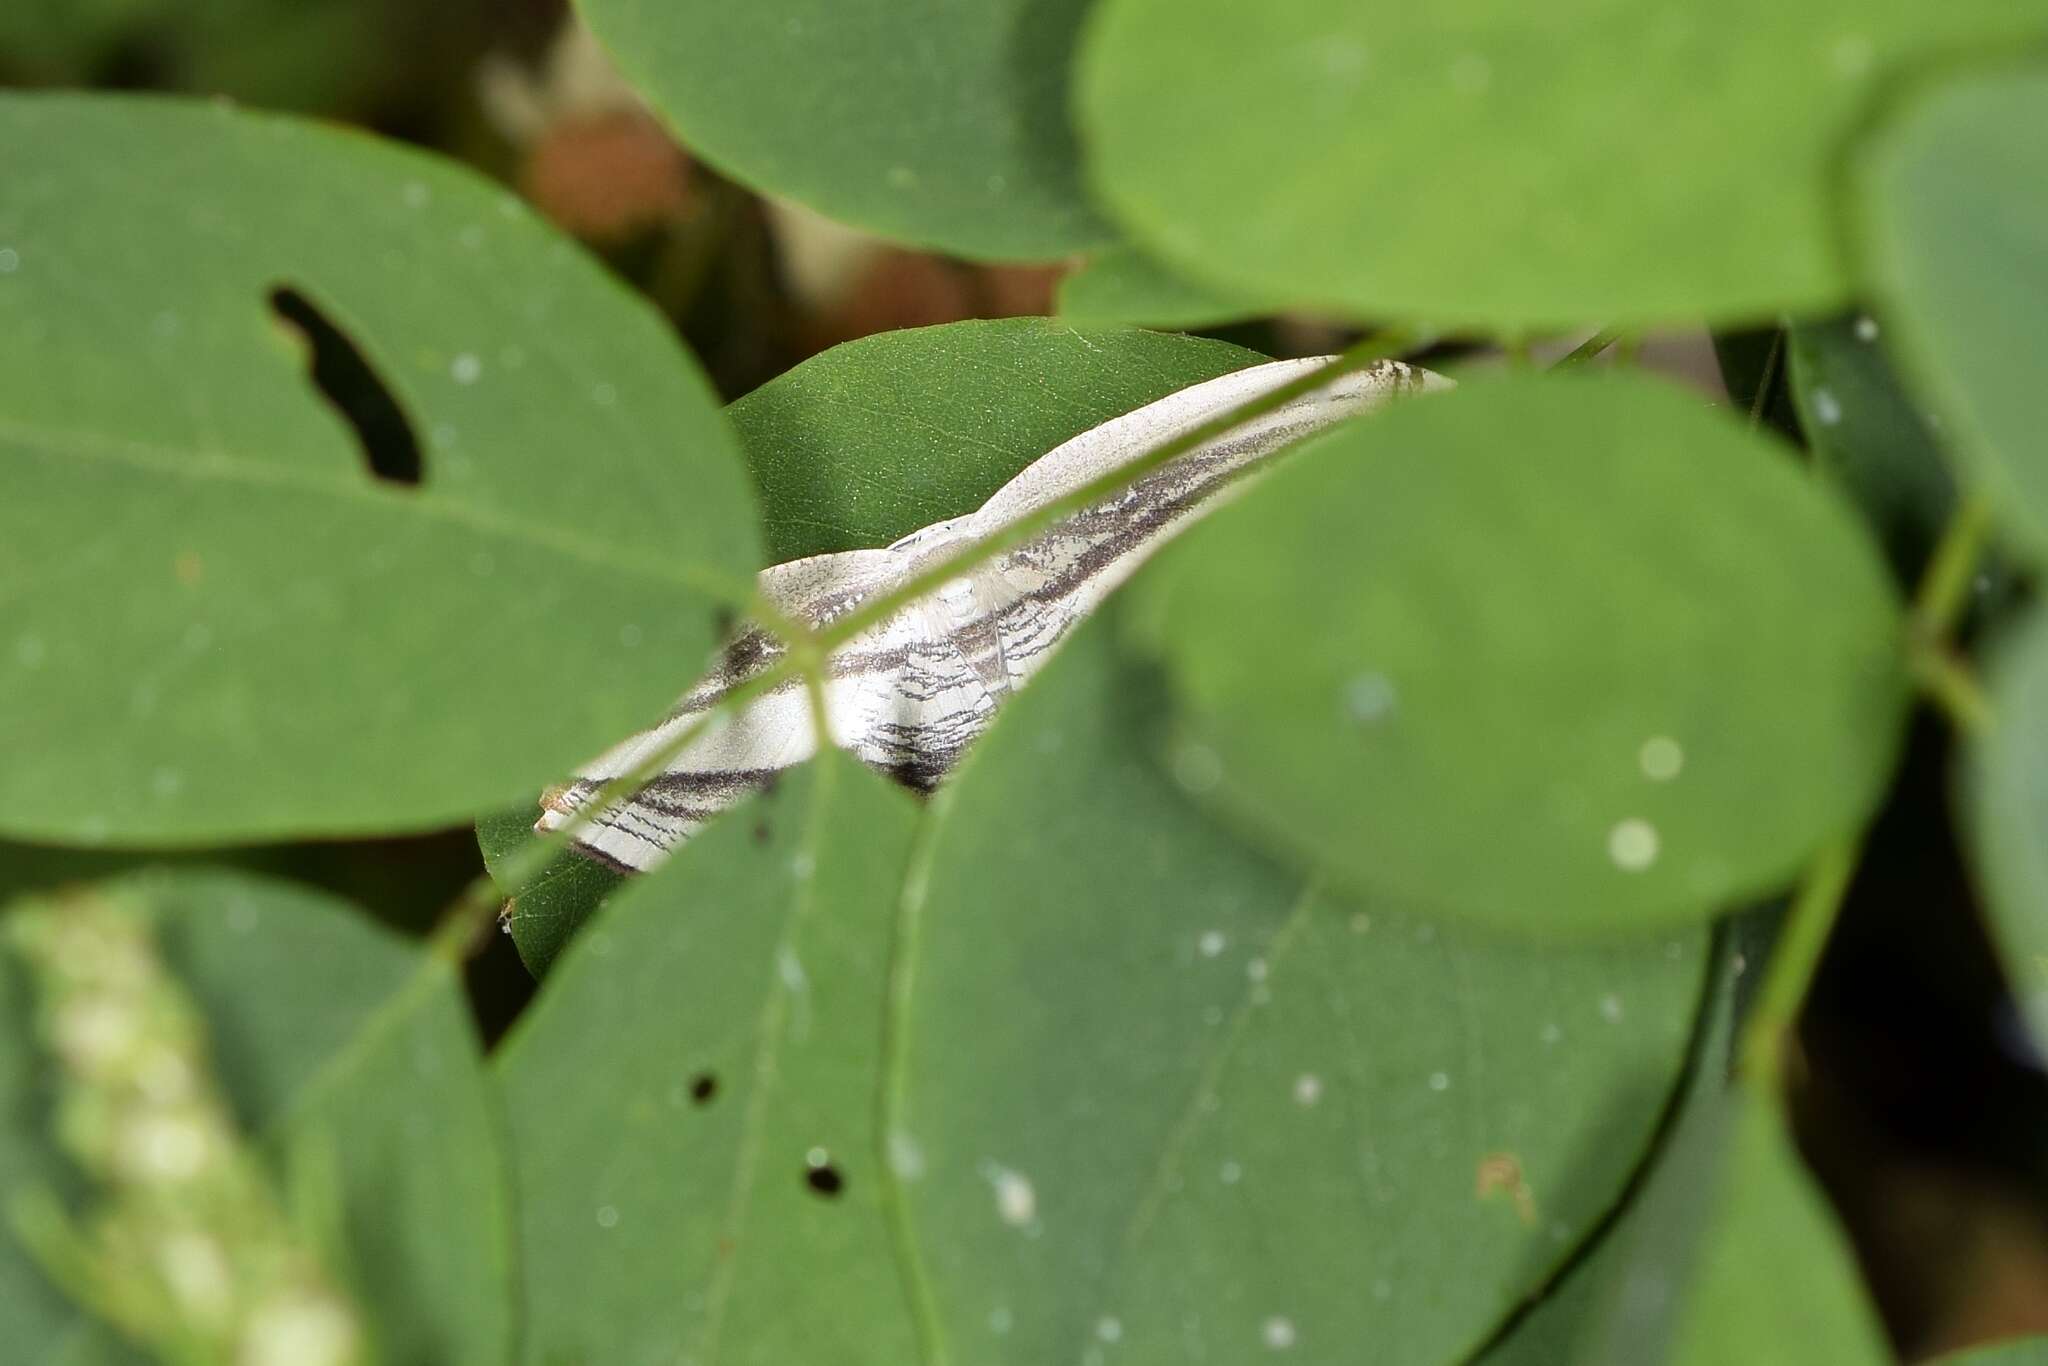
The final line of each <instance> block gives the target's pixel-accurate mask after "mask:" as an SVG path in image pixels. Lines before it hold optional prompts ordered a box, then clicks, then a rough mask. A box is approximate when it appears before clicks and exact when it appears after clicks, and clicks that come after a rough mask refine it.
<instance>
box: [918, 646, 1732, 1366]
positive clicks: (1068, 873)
mask: <svg viewBox="0 0 2048 1366" xmlns="http://www.w3.org/2000/svg"><path fill="white" fill-rule="evenodd" d="M1108 625H1109V623H1108V622H1099V623H1096V624H1095V625H1094V626H1091V627H1089V628H1087V629H1086V630H1084V631H1083V633H1082V634H1081V635H1079V636H1078V637H1077V638H1076V639H1075V640H1073V641H1072V642H1071V643H1070V644H1068V645H1067V646H1066V647H1065V648H1064V652H1063V653H1062V655H1061V656H1060V658H1059V659H1058V660H1057V661H1056V662H1055V663H1053V664H1052V665H1051V666H1050V667H1049V668H1048V669H1047V671H1046V673H1045V675H1044V676H1043V677H1041V678H1040V679H1038V680H1037V681H1036V682H1034V684H1033V685H1032V687H1031V688H1030V689H1029V690H1028V691H1026V692H1025V693H1024V694H1023V695H1022V696H1020V697H1019V698H1017V699H1016V700H1015V702H1014V703H1012V705H1011V710H1010V711H1008V712H1006V713H1005V714H1004V716H1003V717H1002V718H1000V719H999V720H998V721H997V723H996V725H995V728H994V730H993V731H992V732H991V733H990V734H989V735H988V736H987V737H986V738H985V739H984V741H983V743H982V747H981V748H980V749H978V750H977V751H976V752H975V754H974V755H973V756H972V757H971V758H970V759H969V760H968V761H967V766H966V768H965V769H964V770H963V771H962V773H961V774H960V775H959V778H958V780H957V782H956V784H955V785H954V786H953V787H952V788H950V789H948V790H947V791H946V792H944V793H942V794H941V796H940V797H939V798H938V807H937V811H936V813H935V815H936V820H937V827H936V829H935V831H934V832H933V833H932V835H931V837H930V842H929V846H928V849H929V853H928V857H927V859H926V861H925V864H924V866H923V868H922V869H921V870H920V872H919V873H918V874H917V875H916V876H915V877H914V878H913V881H912V883H911V889H910V893H909V896H908V899H907V901H906V916H907V918H906V922H905V926H904V929H903V931H902V935H901V939H900V942H901V944H902V945H903V947H902V948H901V949H900V950H899V956H900V959H901V964H902V965H901V967H900V968H899V973H900V974H901V976H902V978H903V980H904V981H905V982H906V983H907V986H908V992H907V1000H906V1002H905V1005H904V1007H903V1013H902V1015H901V1017H900V1022H899V1024H898V1026H897V1028H898V1029H899V1030H901V1031H902V1032H903V1033H904V1035H905V1037H906V1043H905V1045H904V1053H903V1057H902V1059H901V1061H900V1062H899V1063H898V1064H897V1066H896V1075H897V1076H898V1077H900V1078H901V1079H902V1080H901V1086H902V1088H903V1094H902V1095H900V1096H899V1097H898V1098H897V1099H896V1100H895V1102H894V1104H893V1106H892V1110H893V1115H894V1118H893V1120H892V1125H893V1128H892V1132H891V1135H890V1141H891V1145H892V1149H893V1150H895V1151H898V1152H903V1153H910V1154H915V1155H916V1158H917V1161H916V1163H915V1164H914V1170H915V1171H916V1172H917V1175H916V1177H915V1179H914V1180H909V1181H908V1182H907V1185H906V1199H907V1202H908V1206H909V1215H910V1220H911V1227H912V1228H913V1229H915V1230H916V1232H917V1233H918V1235H919V1245H920V1246H921V1247H922V1248H923V1249H924V1250H925V1251H924V1255H923V1259H922V1266H923V1271H924V1274H925V1275H926V1276H928V1277H929V1279H930V1283H931V1286H932V1294H933V1299H934V1301H935V1304H936V1306H937V1310H938V1313H939V1315H940V1320H941V1330H942V1336H943V1337H944V1339H945V1340H946V1341H947V1342H948V1343H949V1344H950V1345H951V1347H952V1350H953V1352H954V1353H955V1355H956V1358H957V1359H960V1360H971V1361H977V1362H1003V1361H1009V1362H1020V1363H1037V1362H1046V1361H1073V1360H1077V1359H1083V1360H1085V1359H1088V1356H1089V1350H1088V1349H1090V1348H1099V1349H1102V1350H1103V1351H1104V1352H1111V1351H1113V1352H1114V1353H1115V1354H1116V1358H1115V1359H1118V1360H1123V1361H1127V1362H1132V1363H1153V1362H1158V1363H1181V1362H1185V1361H1189V1360H1211V1361H1249V1360H1253V1359H1263V1358H1264V1357H1265V1356H1266V1355H1267V1354H1268V1353H1269V1352H1271V1351H1273V1350H1275V1349H1289V1348H1291V1349H1293V1351H1292V1353H1291V1354H1290V1356H1289V1357H1288V1359H1289V1360H1301V1361H1308V1362H1354V1361H1359V1360H1362V1359H1373V1360H1380V1359H1384V1360H1387V1361H1404V1362H1405V1361H1414V1362H1431V1361H1452V1360H1457V1359H1460V1358H1461V1357H1462V1356H1464V1355H1466V1354H1467V1353H1469V1352H1470V1351H1471V1350H1472V1349H1474V1348H1475V1347H1476V1346H1477V1345H1478V1344H1479V1343H1480V1342H1482V1341H1484V1340H1485V1339H1486V1338H1487V1337H1488V1335H1489V1334H1490V1333H1491V1332H1492V1330H1493V1328H1494V1327H1495V1325H1496V1324H1497V1323H1498V1321H1499V1319H1500V1318H1501V1316H1502V1315H1504V1314H1505V1313H1506V1312H1507V1311H1508V1310H1509V1308H1510V1307H1512V1306H1513V1305H1514V1304H1515V1303H1516V1302H1517V1301H1518V1300H1519V1299H1521V1298H1522V1297H1523V1296H1525V1295H1526V1294H1528V1293H1530V1292H1531V1291H1533V1290H1534V1289H1535V1288H1536V1287H1537V1286H1538V1285H1539V1284H1541V1283H1542V1281H1543V1280H1544V1279H1545V1278H1546V1277H1547V1276H1548V1275H1549V1273H1550V1271H1551V1269H1552V1268H1553V1267H1554V1266H1555V1265H1556V1264H1557V1263H1558V1262H1559V1261H1560V1260H1562V1259H1563V1258H1564V1257H1565V1256H1566V1255H1567V1253H1568V1252H1569V1251H1570V1249H1571V1247H1572V1245H1573V1244H1574V1243H1575V1242H1577V1241H1578V1240H1579V1239H1580V1238H1581V1237H1582V1236H1583V1235H1584V1234H1585V1233H1586V1231H1587V1230H1588V1228H1589V1227H1590V1226H1591V1225H1592V1223H1593V1222H1594V1221H1595V1220H1596V1219H1597V1218H1598V1217H1599V1215H1600V1212H1601V1211H1603V1210H1604V1209H1606V1208H1607V1207H1608V1206H1609V1205H1610V1204H1611V1203H1612V1202H1613V1200H1614V1199H1615V1197H1616V1194H1617V1192H1618V1191H1619V1189H1620V1187H1621V1185H1622V1183H1623V1181H1624V1180H1625V1178H1626V1176H1627V1174H1628V1172H1629V1170H1630V1168H1631V1167H1632V1166H1633V1165H1634V1164H1635V1162H1636V1161H1637V1158H1638V1155H1639V1153H1640V1151H1641V1148H1642V1146H1643V1144H1644V1143H1645V1142H1646V1140H1647V1139H1648V1136H1649V1134H1650V1132H1651V1131H1652V1129H1653V1127H1654V1125H1655V1123H1656V1118H1657V1115H1658V1114H1659V1112H1660V1111H1661V1109H1662V1107H1663V1105H1664V1103H1665V1101H1666V1098H1667V1096H1668V1093H1669V1091H1670V1088H1671V1084H1672V1081H1673V1079H1674V1077H1675V1076H1676V1074H1677V1072H1678V1070H1679V1068H1680V1065H1681V1061H1682V1058H1683V1055H1684V1052H1685V1041H1686V1038H1687V1036H1688V1033H1689V1031H1690V1026H1691V1023H1692V1020H1693V1013H1694V1008H1695V1005H1696V1002H1697V1000H1698V996H1699V991H1700V987H1701V973H1702V961H1703V955H1702V952H1701V950H1702V947H1703V945H1702V943H1701V937H1700V936H1699V935H1697V934H1696V933H1681V934H1680V935H1679V936H1677V937H1675V938H1671V939H1669V940H1667V941H1665V942H1658V943H1644V942H1642V941H1640V940H1638V941H1637V942H1636V943H1634V944H1631V945H1627V946H1616V947H1611V948H1601V949H1591V950H1588V949H1561V948H1555V947H1552V948H1535V947H1532V946H1531V945H1529V944H1528V943H1525V942H1518V941H1511V940H1506V939H1494V938H1491V937H1489V936H1487V935H1485V934H1481V933H1476V932H1471V931H1468V930H1464V929H1460V928H1457V927H1454V926H1448V925H1444V926H1440V925H1438V924H1437V923H1435V922H1434V921H1431V920H1429V919H1427V918H1425V917H1423V916H1421V915H1418V914H1416V913H1415V912H1414V911H1413V910H1411V909H1410V908H1409V907H1406V906H1403V905H1400V904H1398V903H1393V902H1389V901H1386V900H1383V899H1374V900H1369V901H1355V902H1354V901H1347V900H1345V899H1343V898H1341V897H1338V896H1335V895H1332V894H1330V893H1329V892H1327V891H1325V890H1323V889H1321V888H1320V887H1319V886H1318V885H1317V883H1316V882H1315V881H1313V880H1310V881H1306V882H1305V881H1304V880H1303V879H1302V878H1301V877H1299V876H1298V875H1295V874H1292V873H1290V872H1288V871H1286V870H1284V869H1281V868H1279V867H1276V866H1275V865H1273V864H1270V863H1268V862H1266V861H1265V860H1264V859H1263V858H1261V857H1260V856H1258V855H1257V854H1255V853H1253V852H1252V851H1250V850H1247V849H1245V848H1244V847H1243V846H1241V845H1239V844H1237V843H1235V842H1234V841H1232V840H1231V839H1230V838H1229V837H1228V836H1227V835H1225V834H1224V833H1222V832H1220V831H1219V830H1217V829H1216V827H1215V826H1213V825H1212V824H1210V823H1209V822H1208V821H1207V820H1206V819H1204V818H1203V817H1202V815H1201V814H1200V813H1199V812H1198V811H1197V810H1195V809H1194V808H1193V807H1192V806H1191V805H1189V804H1188V803H1187V801H1186V799H1185V797H1184V795H1183V794H1182V793H1180V792H1179V791H1178V790H1177V789H1176V788H1175V786H1174V784H1173V783H1171V782H1170V781H1168V780H1167V779H1165V778H1164V777H1162V776H1161V775H1160V774H1159V773H1158V772H1157V770H1156V768H1155V767H1154V765H1153V764H1152V763H1151V762H1150V754H1149V745H1148V744H1147V737H1148V736H1149V734H1150V733H1151V732H1152V731H1153V730H1154V729H1155V728H1156V727H1157V725H1158V723H1159V721H1160V719H1161V711H1162V709H1163V707H1164V705H1165V698H1164V697H1163V696H1162V695H1161V693H1160V692H1159V690H1158V687H1157V685H1156V680H1153V679H1151V678H1149V677H1148V676H1147V675H1146V674H1144V673H1142V672H1140V671H1137V670H1133V669H1130V668H1128V667H1123V666H1120V665H1119V664H1118V662H1117V660H1116V657H1115V654H1114V651H1113V650H1112V649H1111V648H1110V643H1111V635H1110V632H1109V631H1108V630H1107V629H1105V628H1107V627H1108ZM1111 1344H1113V1346H1112V1345H1111Z"/></svg>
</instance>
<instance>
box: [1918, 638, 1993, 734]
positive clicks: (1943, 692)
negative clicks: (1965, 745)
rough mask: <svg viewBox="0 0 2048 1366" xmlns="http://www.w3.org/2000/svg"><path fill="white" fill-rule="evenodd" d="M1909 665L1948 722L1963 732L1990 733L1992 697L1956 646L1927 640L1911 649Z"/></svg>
mask: <svg viewBox="0 0 2048 1366" xmlns="http://www.w3.org/2000/svg"><path fill="white" fill-rule="evenodd" d="M1907 665H1908V667H1909V668H1910V669H1911V671H1912V674H1913V681H1914V682H1915V683H1918V684H1919V685H1920V691H1921V693H1922V694H1923V695H1925V697H1926V698H1927V700H1928V701H1929V702H1931V703H1933V704H1934V706H1935V708H1936V709H1937V710H1939V711H1940V712H1941V714H1942V715H1944V716H1946V717H1947V718H1948V719H1949V724H1951V725H1953V726H1954V727H1955V728H1956V729H1957V730H1958V731H1960V732H1961V733H1962V734H1964V735H1986V734H1989V733H1990V731H1991V727H1992V723H1993V719H1994V718H1993V712H1992V707H1991V699H1990V698H1989V697H1987V696H1986V695H1985V693H1984V689H1983V686H1982V685H1981V684H1979V683H1978V682H1977V675H1976V673H1975V672H1974V671H1973V670H1972V669H1971V668H1970V666H1969V665H1968V664H1966V663H1964V662H1963V661H1962V660H1961V659H1959V658H1957V657H1956V654H1955V652H1954V651H1953V650H1950V649H1948V648H1947V647H1945V646H1943V645H1940V644H1938V643H1928V644H1925V645H1922V646H1920V647H1918V648H1916V649H1914V650H1913V651H1912V653H1911V654H1910V655H1909V656H1908V660H1907Z"/></svg>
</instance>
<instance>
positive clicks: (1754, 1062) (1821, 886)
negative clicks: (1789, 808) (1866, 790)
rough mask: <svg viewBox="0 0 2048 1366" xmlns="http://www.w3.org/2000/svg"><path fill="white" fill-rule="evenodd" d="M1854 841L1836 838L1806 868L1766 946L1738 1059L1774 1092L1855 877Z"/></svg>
mask: <svg viewBox="0 0 2048 1366" xmlns="http://www.w3.org/2000/svg"><path fill="white" fill-rule="evenodd" d="M1857 854H1858V841H1857V840H1855V839H1844V840H1839V841H1837V842H1836V843H1834V844H1830V845H1828V846H1826V847H1825V848H1823V849H1822V850H1821V851H1820V853H1819V854H1817V855H1816V856H1815V857H1814V860H1813V862H1812V863H1810V864H1808V865H1807V869H1806V876H1805V877H1804V878H1803V879H1801V881H1800V885H1799V893H1798V895H1797V896H1795V897H1794V898H1793V900H1792V909H1791V911H1790V913H1789V914H1787V916H1786V917H1785V927H1784V928H1783V929H1782V930H1781V931H1779V933H1778V942H1777V943H1776V944H1775V945H1773V946H1772V948H1771V960H1770V966H1769V967H1768V968H1767V969H1766V970H1765V973H1764V984H1763V987H1762V989H1761V990H1759V991H1758V993H1757V998H1756V1004H1755V1005H1754V1006H1753V1007H1752V1009H1751V1013H1750V1017H1749V1024H1748V1025H1747V1026H1746V1028H1745V1032H1744V1036H1743V1046H1742V1057H1743V1062H1744V1064H1745V1066H1746V1067H1747V1068H1748V1070H1749V1072H1750V1075H1751V1076H1752V1078H1754V1080H1755V1081H1756V1082H1757V1083H1758V1084H1759V1085H1762V1086H1765V1087H1769V1088H1772V1089H1776V1088H1777V1087H1778V1086H1779V1085H1780V1084H1781V1083H1782V1082H1783V1081H1784V1068H1785V1056H1786V1051H1787V1049H1786V1045H1787V1044H1788V1042H1789V1041H1790V1040H1791V1037H1792V1031H1793V1028H1794V1026H1796V1025H1797V1024H1798V1022H1799V1007H1800V1005H1801V1003H1803V1002H1804V1001H1805V1000H1806V993H1807V989H1808V988H1809V987H1811V986H1812V985H1813V974H1814V970H1815V969H1816V968H1818V967H1819V966H1820V958H1821V951H1822V950H1823V949H1824V948H1826V946H1827V942H1828V934H1829V932H1830V931H1831V930H1832V929H1833V928H1834V925H1835V916H1836V914H1837V913H1838V912H1839V911H1840V910H1841V909H1842V900H1843V898H1844V897H1846V896H1847V895H1848V892H1849V884H1850V882H1851V881H1852V880H1853V879H1854V877H1855V873H1856V860H1857Z"/></svg>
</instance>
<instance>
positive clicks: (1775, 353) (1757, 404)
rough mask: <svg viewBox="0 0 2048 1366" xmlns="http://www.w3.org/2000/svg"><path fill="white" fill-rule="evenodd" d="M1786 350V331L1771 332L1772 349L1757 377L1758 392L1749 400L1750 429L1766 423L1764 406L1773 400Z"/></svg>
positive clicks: (1765, 357)
mask: <svg viewBox="0 0 2048 1366" xmlns="http://www.w3.org/2000/svg"><path fill="white" fill-rule="evenodd" d="M1784 350H1785V331H1784V329H1783V328H1780V329H1779V330H1777V331H1776V332H1773V333H1772V334H1771V349H1770V351H1769V352H1768V353H1767V354H1766V355H1765V356H1764V369H1763V373H1762V374H1761V375H1759V376H1758V377H1757V381H1756V393H1754V394H1752V395H1751V396H1750V400H1749V429H1750V430H1751V431H1755V430H1756V429H1757V428H1758V427H1761V426H1763V424H1764V408H1765V407H1766V406H1768V405H1769V403H1770V400H1771V386H1772V385H1773V384H1776V383H1777V382H1778V361H1779V359H1780V357H1781V356H1782V355H1783V354H1784Z"/></svg>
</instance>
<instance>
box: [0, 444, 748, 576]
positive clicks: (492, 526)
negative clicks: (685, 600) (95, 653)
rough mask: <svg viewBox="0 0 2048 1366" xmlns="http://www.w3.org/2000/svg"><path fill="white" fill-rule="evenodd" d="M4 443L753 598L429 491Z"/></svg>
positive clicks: (143, 447)
mask: <svg viewBox="0 0 2048 1366" xmlns="http://www.w3.org/2000/svg"><path fill="white" fill-rule="evenodd" d="M0 443H6V444H11V445H13V446H15V447H16V452H17V453H19V452H20V451H22V450H25V451H27V452H28V453H29V454H30V455H31V456H33V455H37V454H43V455H51V456H71V457H75V458H78V459H81V460H87V461H95V462H98V463H101V464H107V465H119V466H123V467H125V468H127V469H132V470H135V471H138V472H140V473H143V474H147V475H152V476H155V477H157V478H161V479H168V480H173V481H181V480H182V481H187V482H191V483H218V484H225V485H230V486H239V487H244V488H270V489H284V490H288V491H291V492H297V493H307V494H317V495H321V496H324V497H330V498H334V499H337V500H339V501H342V502H347V503H353V504H357V505H361V506H373V507H377V508H380V509H386V510H389V511H390V512H392V513H393V514H394V515H409V516H413V517H417V518H420V519H423V520H425V521H429V522H440V523H444V524H446V525H450V526H459V527H462V528H464V529H465V530H469V531H476V532H481V533H484V534H486V535H492V536H501V537H504V538H506V539H508V540H515V541H523V542H526V543H528V544H530V545H534V546H538V547H540V548H542V549H546V550H551V551H553V552H555V553H556V554H559V555H561V556H563V557H564V558H567V559H571V560H576V561H579V562H581V563H583V564H585V565H588V566H590V567H592V568H596V569H603V570H606V571H609V572H612V573H617V574H622V575H630V576H633V577H637V578H643V579H652V580H654V581H655V582H657V583H661V584H666V585H669V586H672V587H676V588H684V589H688V590H691V591H694V592H701V593H705V594H707V595H709V596H711V597H715V598H719V599H721V600H727V601H736V602H737V601H745V600H746V598H747V597H748V595H749V594H750V593H751V591H752V584H751V583H745V584H742V583H741V582H740V581H739V580H738V579H737V577H734V578H730V579H729V578H728V577H727V576H726V575H725V574H723V573H721V572H720V571H718V570H716V569H713V568H711V567H710V566H707V565H703V564H699V563H693V562H689V561H679V562H665V561H661V560H656V559H653V558H650V557H641V556H637V555H620V554H619V553H618V548H617V547H616V546H615V545H612V544H610V543H607V542H603V541H591V540H587V539H585V538H583V537H581V536H575V535H565V534H563V533H562V532H561V531H559V530H558V529H556V528H553V527H550V526H548V525H546V524H544V523H536V522H527V521H523V520H520V519H516V518H508V517H504V516H502V515H499V514H497V513H493V512H489V511H486V510H484V509H483V508H480V507H477V506H475V505H472V504H464V503H460V502H456V501H454V500H452V499H449V498H447V497H445V496H441V495H437V494H435V493H433V492H431V491H427V490H422V491H421V492H419V493H416V494H415V493H397V492H392V491H387V490H385V489H382V488H378V487H376V486H374V485H372V484H369V483H368V482H367V481H363V480H357V479H336V478H330V477H328V476H325V475H321V474H318V473H314V472H310V471H301V470H295V469H291V468H288V467H285V466H280V465H276V464H273V463H270V462H267V461H260V460H252V459H250V458H248V457H246V456H235V455H230V454H227V453H225V452H208V453H205V454H204V455H203V457H201V458H200V459H198V460H195V459H194V453H188V452H180V451H177V450H175V449H173V448H171V447H167V446H158V445H154V444H152V443H150V442H146V441H137V440H135V439H133V438H129V437H112V436H102V435H99V434H96V433H87V432H75V431H73V432H53V431H48V430H43V429H37V428H33V427H26V426H23V425H22V424H19V423H10V422H6V421H4V420H0ZM4 458H6V453H5V451H4V447H0V459H4Z"/></svg>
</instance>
